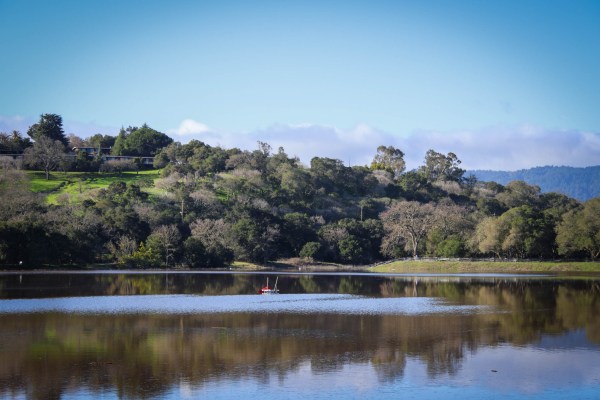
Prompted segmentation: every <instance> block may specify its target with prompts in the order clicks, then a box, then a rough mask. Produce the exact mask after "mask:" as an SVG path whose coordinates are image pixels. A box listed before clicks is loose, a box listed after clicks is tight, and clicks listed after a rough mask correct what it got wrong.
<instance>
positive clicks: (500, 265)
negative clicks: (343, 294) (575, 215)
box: [369, 260, 600, 274]
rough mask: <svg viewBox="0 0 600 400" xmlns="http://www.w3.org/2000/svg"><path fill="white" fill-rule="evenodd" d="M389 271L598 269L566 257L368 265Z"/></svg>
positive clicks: (594, 264) (373, 269)
mask: <svg viewBox="0 0 600 400" xmlns="http://www.w3.org/2000/svg"><path fill="white" fill-rule="evenodd" d="M369 271H371V272H390V273H453V274H455V273H527V272H600V262H568V261H539V262H537V261H431V260H405V261H394V262H391V263H388V264H382V265H378V266H375V267H371V268H369Z"/></svg>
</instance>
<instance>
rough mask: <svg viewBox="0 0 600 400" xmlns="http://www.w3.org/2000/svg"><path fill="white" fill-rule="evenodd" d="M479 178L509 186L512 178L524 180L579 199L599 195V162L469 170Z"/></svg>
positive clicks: (513, 179) (544, 189)
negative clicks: (580, 166) (565, 165)
mask: <svg viewBox="0 0 600 400" xmlns="http://www.w3.org/2000/svg"><path fill="white" fill-rule="evenodd" d="M467 174H473V175H475V177H477V179H479V180H481V181H487V182H498V183H500V184H502V185H506V184H507V183H509V182H511V181H525V182H527V183H529V184H531V185H537V186H539V187H540V188H541V190H542V192H543V193H549V192H557V193H563V194H566V195H567V196H569V197H573V198H574V199H577V200H580V201H586V200H589V199H591V198H594V197H598V196H600V165H596V166H593V167H585V168H576V167H564V166H563V167H552V166H546V167H535V168H529V169H520V170H518V171H487V170H486V171H481V170H476V171H468V172H467Z"/></svg>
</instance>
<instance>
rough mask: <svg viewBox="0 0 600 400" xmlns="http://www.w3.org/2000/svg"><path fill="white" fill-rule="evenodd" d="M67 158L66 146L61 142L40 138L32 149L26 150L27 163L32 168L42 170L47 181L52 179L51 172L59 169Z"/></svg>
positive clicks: (44, 137)
mask: <svg viewBox="0 0 600 400" xmlns="http://www.w3.org/2000/svg"><path fill="white" fill-rule="evenodd" d="M64 158H65V146H64V145H63V144H62V142H61V141H60V140H52V139H50V138H48V137H46V136H43V135H42V136H39V137H38V139H37V140H36V141H35V143H34V144H33V146H32V147H30V148H28V149H26V150H25V163H26V164H27V165H30V166H32V167H38V168H42V169H43V170H44V172H45V173H46V180H49V179H50V171H54V170H55V169H57V168H58V167H59V166H60V164H61V162H62V161H63V160H64Z"/></svg>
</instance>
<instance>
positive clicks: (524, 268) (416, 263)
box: [0, 259, 600, 274]
mask: <svg viewBox="0 0 600 400" xmlns="http://www.w3.org/2000/svg"><path fill="white" fill-rule="evenodd" d="M273 271H280V272H306V273H311V272H314V273H318V272H339V273H374V274H378V273H385V274H419V273H423V274H464V273H469V274H490V273H493V274H503V273H504V274H526V273H581V272H584V273H599V274H600V262H599V261H478V260H474V261H458V260H429V259H423V260H399V261H391V262H387V263H383V264H381V263H380V264H375V265H342V264H333V263H320V262H305V261H302V260H299V259H290V260H280V261H275V262H270V263H269V264H268V265H266V266H265V265H261V264H256V263H249V262H234V263H233V264H232V265H231V266H230V267H229V268H225V269H223V268H215V269H209V268H206V269H194V268H182V267H176V268H170V269H167V268H148V269H144V268H130V267H125V266H119V265H116V264H95V265H62V266H50V265H43V266H40V267H38V268H31V269H28V268H24V267H23V266H22V265H14V266H3V267H0V272H1V273H68V272H73V273H193V272H214V273H227V272H248V273H251V272H273Z"/></svg>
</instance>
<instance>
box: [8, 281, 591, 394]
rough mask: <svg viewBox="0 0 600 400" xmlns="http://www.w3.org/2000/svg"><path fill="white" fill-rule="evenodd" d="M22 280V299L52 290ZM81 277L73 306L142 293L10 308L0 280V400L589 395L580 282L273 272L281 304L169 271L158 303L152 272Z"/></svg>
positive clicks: (587, 317) (586, 288)
mask: <svg viewBox="0 0 600 400" xmlns="http://www.w3.org/2000/svg"><path fill="white" fill-rule="evenodd" d="M211 276H212V275H211ZM10 278H11V279H12V278H13V277H10ZM29 278H32V277H31V276H29V277H28V276H24V277H23V282H24V284H26V285H28V289H26V290H23V289H21V290H23V292H21V293H24V292H25V291H29V292H27V293H29V294H31V293H32V291H38V292H41V291H50V292H52V290H51V289H50V288H49V286H50V285H47V284H46V286H44V284H43V283H42V282H41V281H39V282H37V283H35V282H34V281H33V280H30V281H29V282H28V279H29ZM68 278H69V277H68V276H62V281H61V282H62V283H61V285H62V286H60V287H59V288H58V289H56V290H57V291H62V290H64V289H63V287H64V286H65V285H67V282H69V279H68ZM90 278H91V280H92V281H94V282H96V284H97V286H94V285H90V287H93V288H94V289H93V290H85V289H84V288H85V287H86V286H85V285H83V286H82V287H83V288H82V287H79V286H77V287H76V288H74V291H75V292H76V293H77V295H78V296H82V295H99V294H102V295H105V294H106V293H108V291H111V292H112V293H121V294H122V292H121V290H130V291H134V292H135V291H137V290H145V292H144V293H150V295H146V296H128V297H119V296H102V297H68V298H67V297H54V298H53V299H49V300H42V299H37V300H36V299H31V298H32V297H39V296H33V295H29V296H23V297H30V299H17V298H16V297H18V296H16V295H15V293H16V289H15V288H14V282H12V281H11V280H10V279H8V280H7V279H5V280H4V285H3V287H4V289H3V290H4V292H3V293H4V296H5V297H11V298H12V299H10V300H9V299H6V300H1V301H0V360H2V362H0V388H2V389H0V396H4V397H9V398H10V397H11V396H13V395H15V396H16V395H19V394H24V395H25V396H26V397H28V398H39V399H49V398H57V399H58V398H69V397H76V396H84V397H85V396H89V397H98V396H100V395H102V396H104V397H105V398H169V397H172V398H178V397H186V396H189V397H190V398H194V397H201V396H208V395H210V396H211V397H213V398H227V397H229V396H228V395H230V396H234V394H236V393H237V395H239V393H244V395H259V394H260V393H262V397H267V398H269V397H276V396H278V395H277V392H278V391H281V390H285V391H286V393H287V397H289V398H294V397H295V398H299V397H305V396H306V395H311V396H315V397H321V398H322V397H324V396H331V397H350V398H352V397H354V398H356V397H366V398H368V397H378V398H382V397H384V398H385V397H395V398H396V397H397V396H398V393H399V392H400V391H401V393H403V394H409V395H411V396H412V395H414V396H417V397H418V398H423V397H434V395H435V393H436V390H437V391H438V392H437V397H438V398H439V396H440V394H439V393H440V392H439V391H440V390H441V389H442V388H443V392H442V393H444V396H442V397H444V398H451V397H452V396H456V397H462V398H469V397H471V398H480V397H486V395H487V397H489V394H490V393H501V394H504V395H514V396H516V397H519V396H528V397H531V396H533V397H534V398H535V397H536V396H538V397H539V398H549V397H550V398H551V397H552V396H555V397H560V396H565V395H573V394H575V397H580V398H582V397H585V395H586V393H587V392H586V391H590V393H592V392H593V390H596V391H597V390H598V389H600V321H599V319H598V318H597V316H598V315H600V314H599V312H600V302H599V300H598V298H599V297H598V286H597V282H596V281H594V280H581V281H569V280H546V279H544V280H493V279H492V280H476V279H473V280H470V281H465V280H459V281H451V280H446V281H442V282H438V281H436V280H434V279H431V280H427V279H423V278H420V280H419V281H418V283H417V287H416V289H417V291H416V292H415V284H414V282H415V280H414V279H409V278H390V277H388V278H382V277H360V276H355V277H339V276H336V277H320V276H312V277H311V276H288V277H280V284H281V285H282V291H283V288H285V291H286V293H295V294H288V295H281V296H280V297H278V296H272V297H265V296H254V295H239V294H238V293H239V292H242V293H253V292H254V289H255V287H259V286H260V284H261V283H262V282H263V281H264V276H254V275H227V276H220V278H219V279H217V280H216V281H214V282H210V280H207V279H205V277H204V276H201V277H198V276H169V277H168V280H170V281H168V282H167V283H168V285H169V290H168V292H169V293H171V294H170V295H169V294H167V295H165V294H160V293H161V291H163V293H164V292H167V290H166V289H167V283H165V275H155V276H149V277H146V276H143V275H137V276H126V275H118V276H116V275H115V276H112V275H103V276H85V277H84V278H82V277H80V276H73V277H70V284H71V285H73V283H74V282H78V283H79V282H80V281H79V280H80V279H81V280H82V281H81V282H82V283H83V282H87V280H89V279H90ZM221 278H222V279H221ZM36 279H37V278H36ZM357 280H359V281H360V280H362V282H361V283H359V284H357ZM16 282H18V277H17V281H16ZM34 287H35V288H36V289H34ZM41 287H43V290H40V288H41ZM71 287H73V286H71ZM125 288H126V289H125ZM307 288H310V289H311V290H310V293H311V294H304V293H306V292H307V291H308V290H307ZM354 288H360V290H361V291H362V292H364V293H361V296H356V295H352V294H351V292H352V291H353V290H354ZM342 289H343V290H342ZM100 290H102V293H99V291H100ZM344 290H346V291H347V292H344ZM57 291H55V292H54V293H57ZM157 291H159V292H157ZM339 292H341V293H342V294H338V293H339ZM172 293H178V294H177V295H173V294H172ZM186 293H194V295H186ZM198 293H200V294H202V296H198ZM365 293H366V294H365ZM208 294H219V295H221V296H209V295H208ZM195 301H199V302H200V303H202V306H201V307H198V305H197V304H194V302H195ZM340 303H342V304H351V305H352V307H350V311H348V309H347V308H346V310H345V311H344V310H341V311H340ZM15 304H17V305H18V304H20V305H21V306H20V307H23V304H25V305H26V306H27V307H28V308H26V309H18V307H17V308H15ZM123 304H125V305H126V304H129V305H130V306H131V304H137V305H136V307H133V308H132V307H129V308H127V307H125V308H123ZM173 304H179V305H178V306H177V307H172V306H173ZM57 305H58V307H57ZM92 305H95V306H96V308H89V307H91V306H92ZM161 305H162V308H161ZM311 305H312V308H311ZM409 306H410V307H412V306H414V307H416V308H415V310H417V312H407V310H408V309H410V307H409ZM436 307H437V308H436ZM307 308H308V309H307ZM102 309H104V310H110V311H111V313H102V312H101V310H102ZM161 310H162V311H161ZM298 310H303V311H298ZM274 311H276V312H274ZM427 388H429V391H428V389H427ZM268 389H271V390H268ZM434 389H435V390H434ZM278 397H279V396H278Z"/></svg>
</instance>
